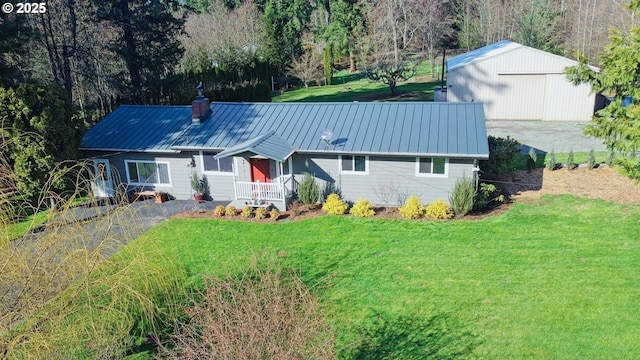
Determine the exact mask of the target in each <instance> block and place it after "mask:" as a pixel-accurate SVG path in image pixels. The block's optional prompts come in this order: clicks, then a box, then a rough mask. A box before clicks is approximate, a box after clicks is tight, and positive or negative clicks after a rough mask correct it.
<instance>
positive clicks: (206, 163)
mask: <svg viewBox="0 0 640 360" xmlns="http://www.w3.org/2000/svg"><path fill="white" fill-rule="evenodd" d="M217 154H218V153H216V152H203V153H202V168H203V169H204V171H205V172H215V173H227V174H229V175H231V174H232V173H233V158H232V157H225V158H222V159H216V158H215V156H216V155H217Z"/></svg>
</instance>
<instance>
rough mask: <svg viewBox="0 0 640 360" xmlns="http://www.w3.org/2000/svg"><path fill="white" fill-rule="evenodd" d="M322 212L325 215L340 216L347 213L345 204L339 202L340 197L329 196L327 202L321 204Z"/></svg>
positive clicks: (335, 195) (336, 195)
mask: <svg viewBox="0 0 640 360" xmlns="http://www.w3.org/2000/svg"><path fill="white" fill-rule="evenodd" d="M322 210H324V211H326V212H327V214H332V215H342V214H344V213H345V212H346V211H347V204H345V203H344V201H342V200H340V195H338V194H331V195H329V196H328V197H327V201H325V203H324V204H322Z"/></svg>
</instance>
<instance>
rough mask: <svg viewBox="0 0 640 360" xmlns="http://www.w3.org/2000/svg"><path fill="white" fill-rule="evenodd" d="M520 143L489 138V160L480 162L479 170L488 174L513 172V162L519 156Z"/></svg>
mask: <svg viewBox="0 0 640 360" xmlns="http://www.w3.org/2000/svg"><path fill="white" fill-rule="evenodd" d="M518 145H520V143H519V142H518V141H517V140H515V139H512V138H510V137H509V136H507V137H506V138H501V137H494V136H489V159H488V160H483V161H480V168H481V169H482V171H484V172H485V173H488V174H505V173H510V172H512V171H513V166H512V164H513V161H514V160H515V159H516V156H518V154H520V149H519V148H518Z"/></svg>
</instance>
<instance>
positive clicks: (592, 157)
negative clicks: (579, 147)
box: [587, 149, 596, 170]
mask: <svg viewBox="0 0 640 360" xmlns="http://www.w3.org/2000/svg"><path fill="white" fill-rule="evenodd" d="M587 167H589V170H591V169H593V168H595V167H596V154H594V153H593V149H591V151H589V156H588V157H587Z"/></svg>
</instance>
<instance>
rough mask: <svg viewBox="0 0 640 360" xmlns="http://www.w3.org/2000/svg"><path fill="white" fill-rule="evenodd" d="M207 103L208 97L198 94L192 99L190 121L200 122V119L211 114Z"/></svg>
mask: <svg viewBox="0 0 640 360" xmlns="http://www.w3.org/2000/svg"><path fill="white" fill-rule="evenodd" d="M209 105H210V103H209V99H208V98H206V97H203V96H198V97H197V98H196V99H195V100H193V102H192V103H191V121H192V123H193V124H196V125H197V124H200V121H201V120H204V119H206V117H207V116H209V115H210V114H211V108H210V107H209Z"/></svg>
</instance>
